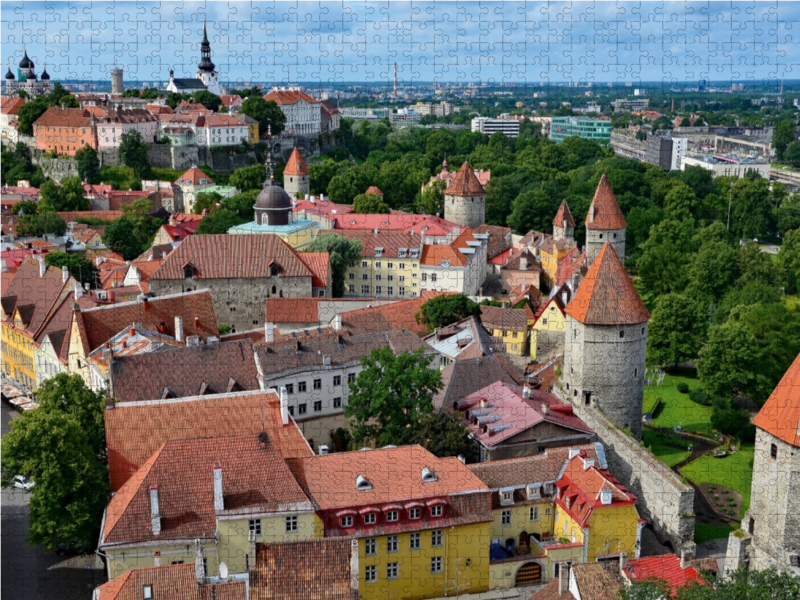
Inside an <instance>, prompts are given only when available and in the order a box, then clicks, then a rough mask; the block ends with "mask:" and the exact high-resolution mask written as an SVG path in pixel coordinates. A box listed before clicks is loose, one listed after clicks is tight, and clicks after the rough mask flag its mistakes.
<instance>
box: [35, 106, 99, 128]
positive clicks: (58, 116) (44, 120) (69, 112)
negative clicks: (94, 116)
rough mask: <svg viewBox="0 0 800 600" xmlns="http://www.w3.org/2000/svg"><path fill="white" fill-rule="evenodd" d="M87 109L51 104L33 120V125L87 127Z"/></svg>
mask: <svg viewBox="0 0 800 600" xmlns="http://www.w3.org/2000/svg"><path fill="white" fill-rule="evenodd" d="M89 114H90V113H89V111H88V110H86V109H83V108H58V107H55V106H51V107H50V108H48V109H47V110H46V111H45V113H44V114H43V115H42V116H41V117H39V118H38V119H37V120H36V121H34V123H33V125H34V127H89V120H90V119H89Z"/></svg>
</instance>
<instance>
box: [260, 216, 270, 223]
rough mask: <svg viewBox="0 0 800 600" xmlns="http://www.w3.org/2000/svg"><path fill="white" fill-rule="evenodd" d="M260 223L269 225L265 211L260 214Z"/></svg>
mask: <svg viewBox="0 0 800 600" xmlns="http://www.w3.org/2000/svg"><path fill="white" fill-rule="evenodd" d="M261 224H262V225H269V215H267V213H263V214H262V215H261Z"/></svg>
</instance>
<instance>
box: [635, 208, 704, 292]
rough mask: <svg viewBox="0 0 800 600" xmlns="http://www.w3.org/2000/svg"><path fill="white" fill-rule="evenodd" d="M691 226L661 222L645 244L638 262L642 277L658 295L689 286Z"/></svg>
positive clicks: (673, 222) (645, 283) (677, 222)
mask: <svg viewBox="0 0 800 600" xmlns="http://www.w3.org/2000/svg"><path fill="white" fill-rule="evenodd" d="M687 225H689V227H687ZM690 227H691V224H689V223H687V222H679V221H672V220H668V221H662V222H661V223H659V224H658V225H654V226H653V227H652V228H651V229H650V237H649V238H648V239H647V241H646V242H645V243H644V244H643V245H642V256H641V257H640V258H639V260H638V261H637V263H636V265H637V267H638V268H639V276H640V277H641V278H642V283H644V285H645V287H647V288H648V289H650V290H651V291H652V292H653V293H654V294H655V295H656V296H661V295H663V294H667V293H669V292H672V291H676V292H679V291H682V290H683V289H684V288H685V287H686V284H687V283H688V277H687V273H686V267H687V265H688V263H689V257H690V255H691V249H692V248H691V246H692V244H691V236H690V231H691V229H690Z"/></svg>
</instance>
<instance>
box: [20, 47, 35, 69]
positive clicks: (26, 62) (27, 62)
mask: <svg viewBox="0 0 800 600" xmlns="http://www.w3.org/2000/svg"><path fill="white" fill-rule="evenodd" d="M23 48H24V50H25V56H23V57H22V60H21V61H20V62H19V68H20V69H32V68H33V61H32V60H31V59H30V58H28V47H27V45H25V46H23Z"/></svg>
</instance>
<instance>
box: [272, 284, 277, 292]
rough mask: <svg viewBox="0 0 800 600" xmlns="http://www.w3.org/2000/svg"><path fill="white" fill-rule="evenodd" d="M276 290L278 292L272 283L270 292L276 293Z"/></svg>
mask: <svg viewBox="0 0 800 600" xmlns="http://www.w3.org/2000/svg"><path fill="white" fill-rule="evenodd" d="M277 292H278V288H277V287H275V286H274V285H273V286H272V293H273V294H276V293H277Z"/></svg>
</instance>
